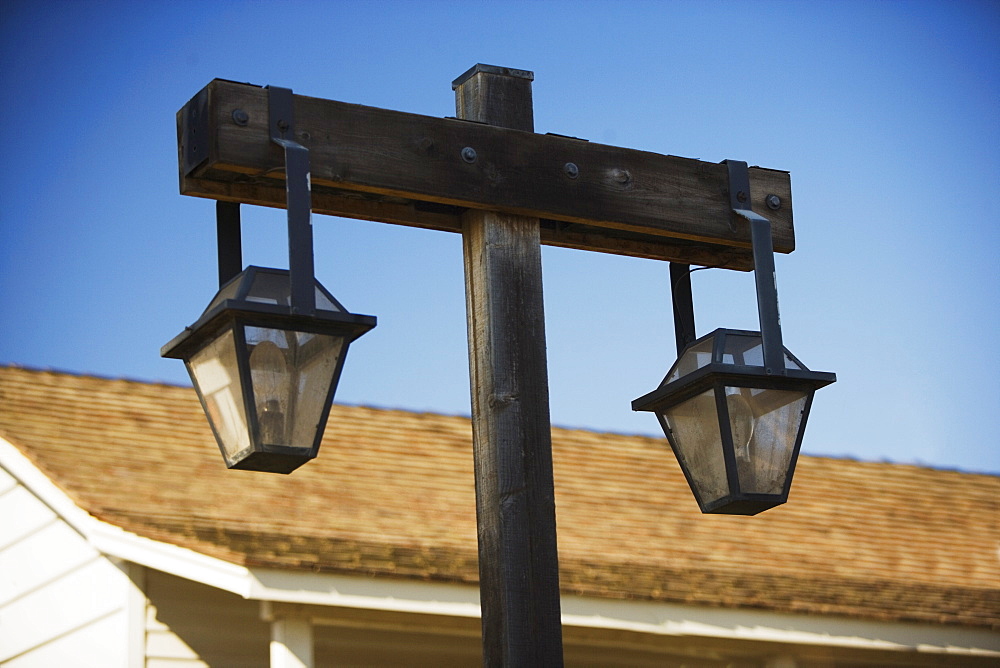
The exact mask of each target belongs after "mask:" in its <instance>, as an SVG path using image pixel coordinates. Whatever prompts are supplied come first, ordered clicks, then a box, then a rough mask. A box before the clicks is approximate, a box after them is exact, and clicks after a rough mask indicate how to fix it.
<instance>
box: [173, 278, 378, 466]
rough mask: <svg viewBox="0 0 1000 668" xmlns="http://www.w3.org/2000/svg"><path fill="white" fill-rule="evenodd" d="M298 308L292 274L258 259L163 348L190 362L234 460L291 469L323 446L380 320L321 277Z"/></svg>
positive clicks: (206, 406) (222, 445) (189, 367)
mask: <svg viewBox="0 0 1000 668" xmlns="http://www.w3.org/2000/svg"><path fill="white" fill-rule="evenodd" d="M314 285H315V288H314V289H315V301H316V309H315V311H314V312H313V314H312V315H303V314H298V313H294V312H293V310H292V298H291V297H292V295H291V280H290V273H289V271H286V270H280V269H265V268H261V267H253V266H251V267H248V268H247V269H246V270H245V271H243V272H241V273H240V274H239V275H238V276H236V278H234V279H232V280H231V281H229V282H228V283H226V284H225V285H224V286H223V287H222V288H221V289H220V290H219V292H218V293H217V294H216V295H215V298H214V299H212V301H211V303H209V305H208V308H207V309H205V312H204V313H203V314H202V315H201V317H200V318H199V319H198V321H197V322H196V323H195V324H193V325H192V326H191V327H189V328H187V329H185V331H184V332H182V333H181V334H180V335H178V336H177V337H176V338H174V339H173V340H172V341H171V342H170V343H168V344H167V345H166V346H164V347H163V351H162V354H163V356H164V357H172V358H177V359H182V360H184V364H185V366H186V367H187V370H188V373H189V374H190V375H191V380H192V382H193V383H194V386H195V390H196V391H197V392H198V398H199V399H200V400H201V405H202V408H204V410H205V414H206V415H207V416H208V421H209V423H210V424H211V426H212V431H213V432H214V433H215V438H216V440H217V441H218V443H219V449H220V450H221V451H222V455H223V457H224V458H225V460H226V465H227V466H228V467H229V468H236V469H249V470H253V471H271V472H275V473H290V472H291V471H293V470H294V469H296V468H298V467H299V466H301V465H302V464H304V463H305V462H307V461H308V460H310V459H313V458H314V457H315V456H316V454H317V451H318V450H319V444H320V441H321V439H322V437H323V429H324V427H325V426H326V420H327V416H328V415H329V412H330V405H331V403H332V402H333V395H334V392H335V391H336V389H337V382H338V380H339V379H340V373H341V370H342V369H343V367H344V359H345V357H346V356H347V349H348V346H349V345H350V343H351V341H353V340H354V339H356V338H358V337H359V336H361V335H362V334H364V333H365V332H367V331H368V330H370V329H371V328H372V327H374V326H375V318H373V317H371V316H366V315H355V314H352V313H348V312H347V310H346V309H345V308H344V307H343V306H342V305H341V304H340V302H338V301H337V300H336V299H335V298H334V297H333V295H331V294H330V293H329V292H328V291H327V290H326V288H324V287H323V286H322V285H320V284H319V282H318V281H315V282H314Z"/></svg>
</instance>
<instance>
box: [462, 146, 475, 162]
mask: <svg viewBox="0 0 1000 668" xmlns="http://www.w3.org/2000/svg"><path fill="white" fill-rule="evenodd" d="M476 157H477V156H476V149H474V148H472V147H471V146H466V147H465V148H463V149H462V160H465V161H466V162H470V163H471V162H475V161H476Z"/></svg>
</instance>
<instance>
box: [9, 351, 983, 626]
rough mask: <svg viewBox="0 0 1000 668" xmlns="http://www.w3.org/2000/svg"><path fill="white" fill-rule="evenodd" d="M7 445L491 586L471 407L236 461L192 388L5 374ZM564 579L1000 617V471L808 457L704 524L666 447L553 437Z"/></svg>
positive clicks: (214, 533)
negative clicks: (773, 502) (274, 460)
mask: <svg viewBox="0 0 1000 668" xmlns="http://www.w3.org/2000/svg"><path fill="white" fill-rule="evenodd" d="M0 436H2V437H3V438H5V439H6V440H7V441H9V442H10V443H12V444H13V445H14V446H16V447H17V448H18V449H20V450H21V452H23V454H24V455H26V456H27V457H28V458H29V459H30V460H31V461H32V462H33V463H34V464H35V465H36V466H37V467H38V468H39V469H40V470H41V471H42V472H44V473H45V474H46V475H47V476H48V477H49V478H50V479H51V480H52V481H53V482H54V483H56V484H57V485H58V486H59V487H60V488H61V489H63V490H64V491H65V492H66V494H67V495H68V496H69V497H70V498H72V499H73V500H74V501H75V502H76V503H77V505H79V506H80V507H81V508H83V509H84V510H86V511H87V512H89V513H90V514H92V515H94V516H95V517H97V518H99V519H101V520H104V521H106V522H109V523H111V524H115V525H117V526H120V527H122V528H124V529H126V530H128V531H131V532H133V533H135V534H138V535H140V536H144V537H147V538H151V539H154V540H158V541H162V542H164V543H170V544H174V545H179V546H182V547H186V548H190V549H192V550H195V551H198V552H201V553H203V554H207V555H210V556H213V557H217V558H220V559H223V560H226V561H229V562H232V563H236V564H240V565H244V566H261V567H269V568H283V569H301V570H308V571H312V572H339V573H362V574H370V575H375V576H383V577H402V578H419V579H424V580H438V581H449V582H464V583H474V582H476V581H477V579H478V570H477V557H476V513H475V493H474V481H473V471H472V443H471V427H470V423H469V419H468V418H465V417H456V416H444V415H433V414H419V413H410V412H406V411H400V410H384V409H374V408H366V407H358V406H343V405H336V406H334V408H333V410H332V412H331V415H330V420H329V424H328V426H327V431H326V435H325V437H324V441H323V445H322V447H321V449H320V455H319V457H318V459H316V460H314V461H312V462H310V463H309V464H307V465H306V466H304V467H302V468H301V469H299V470H297V471H296V472H294V473H293V474H291V475H289V476H280V475H275V474H266V473H255V472H247V471H229V470H227V469H226V468H225V466H224V464H223V461H222V457H221V456H220V455H219V452H218V449H217V446H216V445H215V441H214V439H213V437H212V434H211V432H210V430H209V427H208V424H207V422H206V420H205V418H204V415H203V414H202V410H201V406H200V405H199V403H198V400H197V398H196V396H195V393H194V391H193V390H192V389H191V388H189V387H177V386H171V385H163V384H154V383H144V382H135V381H128V380H111V379H104V378H96V377H92V376H79V375H71V374H66V373H57V372H51V371H37V370H29V369H23V368H18V367H3V368H0ZM552 440H553V457H554V466H555V485H556V504H557V520H558V532H559V534H558V539H559V553H560V578H561V586H562V589H563V591H564V592H566V593H574V594H580V595H585V596H595V597H604V598H619V599H645V600H656V601H664V602H672V603H682V604H691V605H702V606H716V607H732V608H743V609H759V610H769V611H774V612H789V613H799V614H829V615H838V616H847V617H856V618H863V619H877V620H887V621H910V622H925V623H937V624H950V625H963V626H970V627H980V628H992V629H1000V561H998V557H997V546H998V545H1000V513H998V511H1000V477H997V476H994V475H986V474H974V473H963V472H957V471H945V470H934V469H929V468H923V467H918V466H911V465H899V464H889V463H869V462H858V461H853V460H846V459H830V458H822V457H806V456H803V457H801V458H800V461H799V464H798V467H797V468H796V473H795V481H794V483H793V485H792V491H791V495H790V498H789V502H788V503H787V504H785V505H784V506H780V507H778V508H775V509H773V510H769V511H767V512H766V513H763V514H761V515H759V516H756V517H737V516H719V515H702V514H701V513H700V512H699V511H698V507H697V504H696V503H695V501H694V498H693V497H692V495H691V493H690V491H689V490H688V487H687V484H686V482H685V481H684V478H683V475H682V474H681V472H680V469H679V467H678V466H677V463H676V461H675V460H674V458H673V455H672V454H671V453H670V451H669V448H667V447H666V444H665V443H664V441H663V440H662V439H657V438H647V437H639V436H624V435H619V434H601V433H594V432H588V431H579V430H568V429H554V430H553V436H552Z"/></svg>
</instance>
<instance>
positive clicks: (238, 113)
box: [233, 109, 250, 126]
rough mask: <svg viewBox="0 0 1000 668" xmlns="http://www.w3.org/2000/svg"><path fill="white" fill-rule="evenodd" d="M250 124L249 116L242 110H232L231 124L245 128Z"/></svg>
mask: <svg viewBox="0 0 1000 668" xmlns="http://www.w3.org/2000/svg"><path fill="white" fill-rule="evenodd" d="M249 122H250V114H248V113H247V112H245V111H243V110H242V109H233V123H236V125H240V126H245V125H246V124H247V123H249Z"/></svg>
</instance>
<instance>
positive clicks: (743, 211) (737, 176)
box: [726, 160, 785, 375]
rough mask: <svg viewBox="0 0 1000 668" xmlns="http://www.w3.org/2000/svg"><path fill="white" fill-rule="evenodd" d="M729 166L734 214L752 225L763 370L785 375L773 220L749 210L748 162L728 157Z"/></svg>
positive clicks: (730, 199)
mask: <svg viewBox="0 0 1000 668" xmlns="http://www.w3.org/2000/svg"><path fill="white" fill-rule="evenodd" d="M726 166H727V167H728V169H729V202H730V205H731V206H732V208H733V213H734V214H736V215H737V216H738V217H739V218H740V219H742V220H745V221H747V222H748V223H749V224H750V242H751V244H752V246H753V263H754V271H753V274H754V283H755V284H756V287H757V315H758V317H759V318H760V335H761V338H762V339H763V346H764V370H765V371H766V372H767V373H770V374H775V375H784V373H785V348H784V344H783V343H782V340H781V317H780V315H779V314H778V284H777V280H776V278H775V275H774V248H773V244H772V241H771V221H769V220H768V219H767V218H765V217H764V216H761V215H760V214H758V213H755V212H754V211H752V210H751V209H750V201H751V197H750V175H749V171H748V168H747V163H745V162H742V161H739V160H726Z"/></svg>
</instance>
